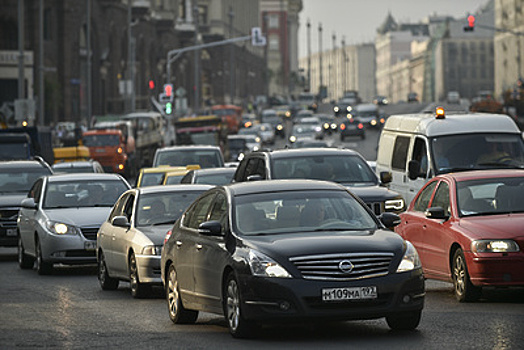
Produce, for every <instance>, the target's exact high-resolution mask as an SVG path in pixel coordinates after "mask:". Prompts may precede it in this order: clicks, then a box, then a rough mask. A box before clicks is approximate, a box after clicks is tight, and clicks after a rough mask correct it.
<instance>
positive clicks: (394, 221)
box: [378, 212, 400, 229]
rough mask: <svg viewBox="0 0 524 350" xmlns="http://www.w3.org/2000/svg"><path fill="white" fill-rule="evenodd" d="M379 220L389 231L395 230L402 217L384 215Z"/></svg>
mask: <svg viewBox="0 0 524 350" xmlns="http://www.w3.org/2000/svg"><path fill="white" fill-rule="evenodd" d="M378 219H379V220H380V221H381V222H382V224H384V226H386V227H387V228H389V229H393V228H394V227H395V226H397V225H398V224H400V216H398V215H397V214H393V213H388V212H385V213H382V214H380V215H379V217H378Z"/></svg>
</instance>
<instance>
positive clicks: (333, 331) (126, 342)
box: [0, 248, 524, 349]
mask: <svg viewBox="0 0 524 350" xmlns="http://www.w3.org/2000/svg"><path fill="white" fill-rule="evenodd" d="M484 295H485V296H486V297H487V299H482V300H481V301H480V302H478V303H470V304H459V303H458V302H456V301H455V299H454V296H453V294H452V290H451V285H450V284H448V283H443V282H436V281H427V296H426V306H425V309H424V311H423V316H422V321H421V323H420V326H419V327H418V329H417V330H416V331H413V332H393V331H390V330H389V328H388V326H387V324H386V322H385V320H384V319H378V320H370V321H351V322H340V323H322V324H316V325H315V324H313V325H311V324H310V325H289V326H285V327H268V328H265V329H264V330H263V331H262V332H261V333H260V335H259V336H258V337H257V338H255V339H250V340H238V339H234V338H232V337H231V336H230V335H229V333H228V330H227V327H226V323H225V321H224V319H223V317H221V316H219V315H212V314H207V313H205V314H201V315H200V316H199V319H198V320H197V323H196V324H195V325H174V324H173V323H171V321H170V320H169V316H168V313H167V304H166V301H165V300H164V298H163V291H162V290H161V289H160V288H159V289H158V290H157V294H156V295H155V296H153V297H151V298H148V299H140V300H137V299H133V298H132V297H131V295H130V291H129V284H128V283H121V286H120V287H119V289H118V290H117V291H112V292H111V291H102V290H101V289H100V286H99V284H98V280H97V278H96V269H95V268H94V267H60V268H58V269H56V271H55V273H54V274H53V275H51V276H39V275H38V274H37V273H36V271H35V270H21V269H19V267H18V264H17V262H16V249H14V248H0V348H1V349H55V348H56V349H99V348H104V349H115V348H121V349H124V348H125V349H153V348H154V349H160V348H164V349H245V348H248V347H249V348H253V349H325V348H329V349H331V348H333V349H352V348H354V349H377V348H380V349H386V348H387V349H522V346H523V344H524V333H523V332H522V325H523V324H524V289H512V290H488V291H485V293H484Z"/></svg>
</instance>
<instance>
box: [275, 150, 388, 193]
mask: <svg viewBox="0 0 524 350" xmlns="http://www.w3.org/2000/svg"><path fill="white" fill-rule="evenodd" d="M273 169H274V172H273V174H272V178H273V179H293V178H299V179H300V178H302V179H315V180H326V181H333V182H338V183H342V184H349V185H352V186H359V185H370V184H376V183H377V181H378V180H377V177H376V175H375V174H374V173H373V171H372V170H371V168H370V167H369V165H368V164H367V163H366V161H365V160H364V159H362V158H360V157H358V156H356V155H330V156H328V155H318V156H300V157H285V158H277V159H273Z"/></svg>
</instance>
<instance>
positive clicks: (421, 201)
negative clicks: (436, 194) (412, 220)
mask: <svg viewBox="0 0 524 350" xmlns="http://www.w3.org/2000/svg"><path fill="white" fill-rule="evenodd" d="M437 183H438V181H433V182H432V183H430V184H429V185H427V186H426V187H425V188H424V189H423V190H422V191H421V192H420V194H419V196H418V197H417V199H416V201H415V205H414V206H413V210H415V211H421V212H423V211H425V210H426V209H427V208H428V206H429V201H430V200H431V195H432V194H433V190H434V189H435V186H437Z"/></svg>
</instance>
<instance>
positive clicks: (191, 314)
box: [166, 265, 198, 324]
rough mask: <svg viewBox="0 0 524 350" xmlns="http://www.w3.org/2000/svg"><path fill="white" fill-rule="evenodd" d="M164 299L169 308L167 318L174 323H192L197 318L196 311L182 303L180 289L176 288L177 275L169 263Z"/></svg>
mask: <svg viewBox="0 0 524 350" xmlns="http://www.w3.org/2000/svg"><path fill="white" fill-rule="evenodd" d="M166 299H167V307H168V310H169V318H170V319H171V321H172V322H173V323H174V324H193V323H195V322H196V320H197V318H198V311H195V310H187V309H186V308H185V307H184V305H183V304H182V299H181V297H180V290H179V288H178V277H177V273H176V270H175V266H173V265H170V266H169V271H168V274H167V283H166Z"/></svg>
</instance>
